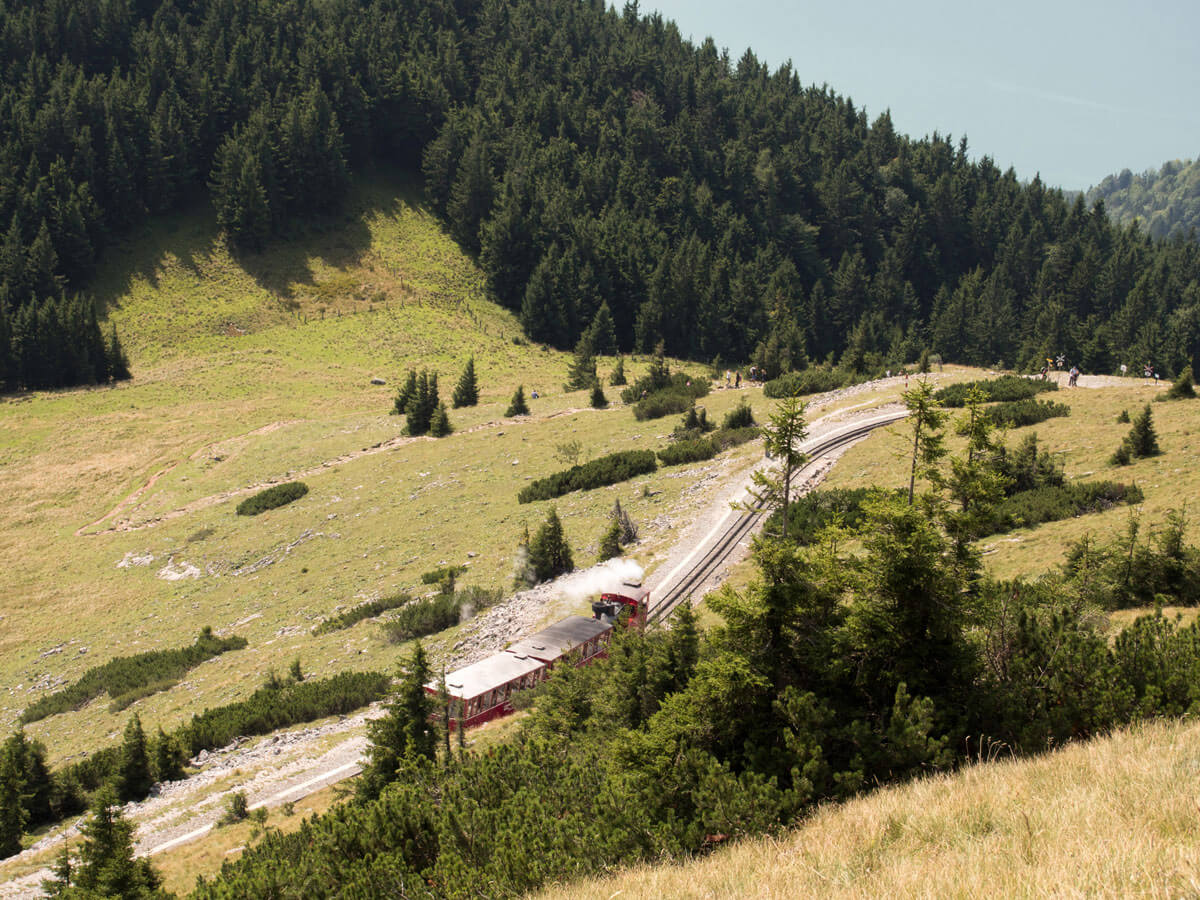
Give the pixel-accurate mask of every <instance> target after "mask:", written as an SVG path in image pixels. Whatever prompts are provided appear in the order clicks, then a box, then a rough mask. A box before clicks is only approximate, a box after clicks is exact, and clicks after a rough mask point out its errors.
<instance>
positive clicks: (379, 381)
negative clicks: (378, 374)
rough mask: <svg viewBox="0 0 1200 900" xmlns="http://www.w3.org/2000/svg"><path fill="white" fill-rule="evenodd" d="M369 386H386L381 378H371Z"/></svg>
mask: <svg viewBox="0 0 1200 900" xmlns="http://www.w3.org/2000/svg"><path fill="white" fill-rule="evenodd" d="M371 384H387V382H386V381H384V380H383V379H382V378H372V379H371Z"/></svg>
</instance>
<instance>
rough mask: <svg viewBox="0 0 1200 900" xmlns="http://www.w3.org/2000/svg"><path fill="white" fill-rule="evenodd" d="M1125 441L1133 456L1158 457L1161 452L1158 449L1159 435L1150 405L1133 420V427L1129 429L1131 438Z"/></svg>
mask: <svg viewBox="0 0 1200 900" xmlns="http://www.w3.org/2000/svg"><path fill="white" fill-rule="evenodd" d="M1125 441H1126V443H1127V444H1128V445H1129V452H1130V453H1131V454H1132V455H1133V456H1157V455H1158V454H1159V453H1160V452H1161V451H1160V450H1159V447H1158V434H1157V433H1156V432H1155V430H1154V421H1153V419H1152V418H1151V415H1150V404H1149V403H1147V404H1146V406H1145V408H1144V409H1143V410H1142V412H1141V414H1140V415H1139V416H1138V417H1137V418H1136V419H1134V420H1133V427H1132V428H1131V429H1129V436H1128V437H1127V438H1125Z"/></svg>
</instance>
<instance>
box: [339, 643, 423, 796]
mask: <svg viewBox="0 0 1200 900" xmlns="http://www.w3.org/2000/svg"><path fill="white" fill-rule="evenodd" d="M431 677H432V674H431V672H430V669H429V659H428V657H426V655H425V648H424V647H422V646H421V642H420V641H417V642H416V643H415V644H414V646H413V652H412V656H410V657H409V659H408V662H407V663H406V664H405V665H404V667H403V669H402V670H401V673H400V686H399V688H397V690H396V692H395V693H394V694H393V695H392V697H391V699H390V700H389V701H388V704H387V706H386V714H385V715H384V716H383V717H381V718H379V719H375V720H374V721H372V722H370V723H368V725H367V739H368V745H367V765H366V766H365V767H364V768H363V774H362V777H361V779H360V782H359V786H358V793H359V796H361V797H364V798H373V797H378V796H379V792H380V791H381V790H382V789H383V787H384V786H385V785H387V784H388V783H390V782H392V781H394V780H395V778H396V773H397V772H398V771H399V770H400V767H401V764H402V762H403V761H404V760H406V759H410V760H411V759H436V758H437V745H438V736H437V731H436V730H435V728H434V727H433V725H431V724H430V721H429V719H430V717H431V716H432V715H433V714H434V713H435V712H436V711H437V710H436V701H435V699H434V698H433V697H432V696H431V695H430V694H429V693H428V692H426V690H425V685H426V683H428V682H429V681H430V679H431Z"/></svg>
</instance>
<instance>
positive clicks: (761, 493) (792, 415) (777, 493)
mask: <svg viewBox="0 0 1200 900" xmlns="http://www.w3.org/2000/svg"><path fill="white" fill-rule="evenodd" d="M806 409H807V404H805V403H803V402H802V401H801V400H800V398H798V397H784V398H783V399H782V400H780V401H779V407H778V408H777V409H776V410H775V412H774V413H773V414H772V415H771V417H770V420H769V421H768V422H767V424H766V425H764V426H763V444H764V446H765V449H766V452H767V456H769V457H770V458H771V459H774V460H776V461H777V463H776V468H774V469H771V470H767V471H762V470H759V471H756V472H754V473H753V475H752V476H751V477H752V479H753V486H752V487H751V488H750V489H749V493H750V496H751V497H753V498H754V500H755V502H756V504H757V505H759V506H766V507H770V508H771V509H774V510H778V511H779V514H780V516H781V518H782V523H783V535H782V536H783V538H784V539H785V540H786V539H787V536H788V507H789V506H790V505H791V500H792V481H793V479H794V478H795V477H796V473H797V472H799V471H800V470H801V469H802V468H804V466H805V465H807V464H808V454H806V453H803V452H802V451H801V450H800V445H801V444H803V443H804V439H805V437H807V436H808V423H807V421H806V420H805V417H804V413H805V410H806Z"/></svg>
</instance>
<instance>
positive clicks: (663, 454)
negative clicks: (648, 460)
mask: <svg viewBox="0 0 1200 900" xmlns="http://www.w3.org/2000/svg"><path fill="white" fill-rule="evenodd" d="M716 455H717V447H716V445H715V444H713V442H712V441H710V440H709V439H708V438H697V439H695V440H689V441H676V442H675V443H673V444H668V445H667V446H666V447H664V448H663V449H661V450H659V451H658V460H659V462H661V463H662V464H663V465H664V466H679V465H683V464H684V463H691V462H700V461H701V460H705V459H712V458H713V457H714V456H716Z"/></svg>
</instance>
